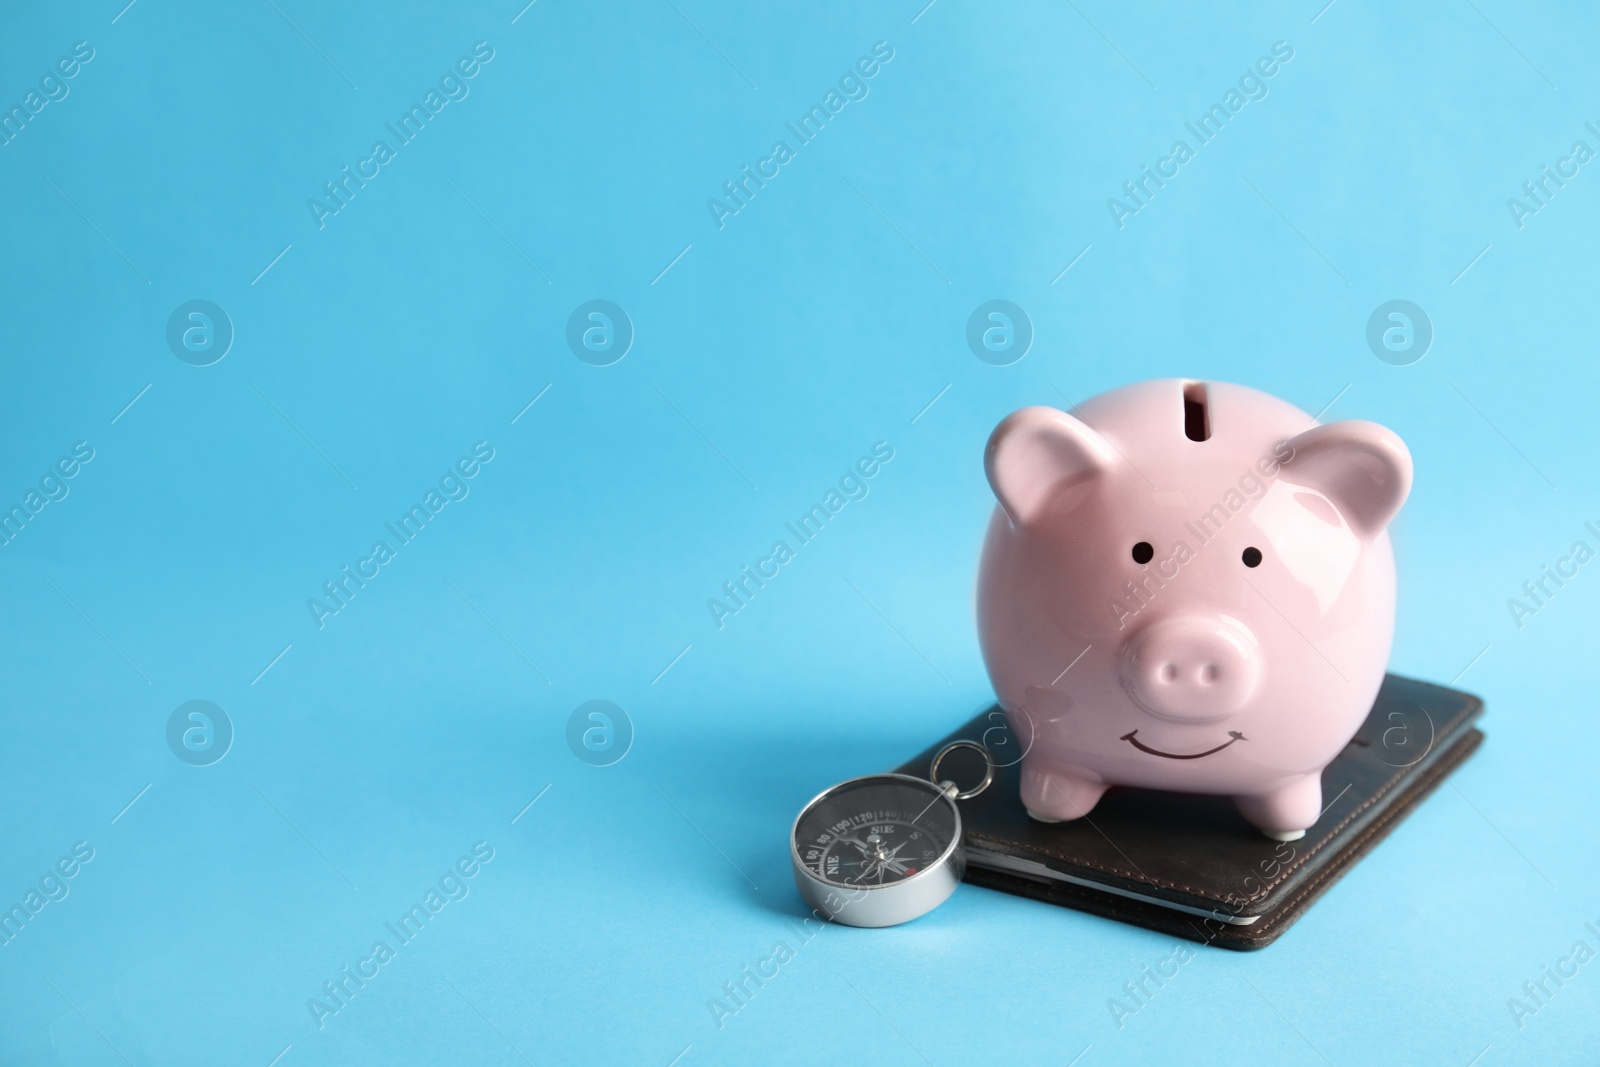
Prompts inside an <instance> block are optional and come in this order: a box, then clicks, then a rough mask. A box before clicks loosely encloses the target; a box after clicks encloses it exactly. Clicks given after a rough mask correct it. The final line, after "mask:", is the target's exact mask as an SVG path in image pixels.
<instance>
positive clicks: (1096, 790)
mask: <svg viewBox="0 0 1600 1067" xmlns="http://www.w3.org/2000/svg"><path fill="white" fill-rule="evenodd" d="M1105 791H1106V784H1105V783H1104V782H1097V781H1093V780H1092V779H1089V778H1082V777H1079V776H1078V775H1075V774H1071V773H1066V772H1062V771H1055V770H1046V769H1045V768H1043V767H1040V766H1039V765H1038V764H1036V763H1033V762H1031V761H1024V762H1023V764H1022V806H1023V807H1025V808H1027V809H1028V814H1029V815H1030V816H1032V817H1033V818H1035V819H1037V820H1039V821H1040V822H1065V821H1067V820H1068V819H1078V818H1082V817H1083V816H1085V815H1087V814H1089V812H1090V811H1092V810H1093V809H1094V806H1095V805H1096V804H1098V803H1099V802H1100V797H1101V795H1102V794H1104V793H1105Z"/></svg>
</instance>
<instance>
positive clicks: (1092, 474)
mask: <svg viewBox="0 0 1600 1067" xmlns="http://www.w3.org/2000/svg"><path fill="white" fill-rule="evenodd" d="M1073 411H1074V414H1068V413H1066V412H1064V411H1057V410H1055V409H1054V408H1048V407H1032V408H1024V409H1022V410H1021V411H1018V412H1015V413H1013V414H1012V415H1010V416H1008V417H1007V418H1006V419H1005V421H1003V422H1002V423H1001V424H1000V425H999V427H997V428H996V429H995V431H994V434H993V436H992V437H990V439H989V445H988V449H987V451H986V453H985V456H984V466H985V469H986V472H987V474H988V476H989V483H990V485H991V486H993V488H994V493H995V496H996V497H998V498H999V501H1000V506H999V507H998V508H996V509H995V512H994V516H993V518H992V519H991V521H990V523H989V531H988V536H987V539H986V540H985V542H984V547H983V560H982V564H981V567H980V571H979V576H978V631H979V637H980V640H981V642H982V646H983V657H984V662H985V663H986V665H987V666H988V669H989V677H990V679H991V680H992V681H993V683H994V688H995V692H996V694H997V695H998V696H999V698H1000V704H1001V707H1002V708H1004V710H1005V712H1006V717H1007V720H1008V722H1009V723H1010V726H1011V729H1012V731H1013V732H1014V734H1015V735H1016V736H1017V738H1018V739H1019V741H1020V742H1021V747H1022V748H1023V749H1024V750H1025V755H1024V756H1023V757H1022V768H1021V779H1022V802H1023V804H1024V806H1026V808H1027V809H1028V812H1029V813H1030V814H1031V815H1032V816H1033V817H1034V818H1036V819H1039V820H1041V821H1044V822H1056V821H1060V820H1065V819H1076V818H1078V817H1080V816H1083V815H1085V814H1087V813H1088V812H1089V811H1090V810H1091V809H1093V808H1094V806H1095V804H1096V802H1098V801H1099V799H1100V797H1101V795H1102V794H1103V793H1104V792H1105V791H1106V789H1107V788H1108V787H1110V786H1113V785H1128V786H1142V787H1145V788H1151V789H1170V790H1180V791H1184V792H1192V793H1214V794H1221V795H1224V796H1231V797H1233V798H1234V801H1235V803H1236V804H1237V805H1238V807H1239V810H1240V811H1241V812H1242V813H1243V815H1244V817H1245V818H1246V819H1248V820H1249V821H1250V822H1252V823H1254V824H1255V825H1256V826H1257V827H1259V828H1260V829H1261V830H1262V831H1263V832H1265V833H1266V834H1267V835H1268V836H1269V837H1274V838H1277V839H1279V840H1285V841H1288V840H1294V839H1295V838H1298V837H1300V836H1302V835H1303V834H1304V833H1305V830H1306V828H1307V827H1309V826H1311V824H1312V823H1314V822H1316V820H1317V817H1318V815H1319V814H1320V813H1321V811H1322V782H1321V773H1322V769H1323V768H1324V767H1325V766H1327V764H1328V763H1329V762H1330V761H1331V760H1332V759H1333V758H1334V756H1336V755H1337V754H1338V753H1339V751H1340V749H1342V748H1343V747H1344V746H1345V745H1346V744H1348V743H1349V741H1350V739H1351V738H1352V737H1353V736H1354V735H1355V732H1356V730H1357V729H1358V728H1359V727H1360V725H1361V723H1362V721H1363V720H1364V719H1365V717H1366V715H1367V713H1368V711H1369V710H1370V709H1371V707H1372V703H1373V699H1374V697H1375V696H1376V695H1377V692H1378V686H1379V684H1380V683H1381V682H1382V680H1383V675H1384V668H1385V665H1386V663H1387V660H1388V656H1389V644H1390V640H1391V638H1392V636H1393V633H1394V598H1395V586H1394V581H1395V579H1394V554H1393V551H1392V550H1391V548H1390V545H1389V535H1388V533H1387V530H1386V528H1387V526H1388V524H1389V521H1390V520H1391V519H1392V518H1394V515H1395V513H1396V512H1397V511H1398V510H1399V509H1400V505H1401V504H1402V503H1404V502H1405V499H1406V494H1407V493H1408V492H1409V491H1410V488H1411V455H1410V453H1409V452H1408V451H1407V450H1406V446H1405V445H1404V444H1403V443H1402V442H1401V440H1400V438H1399V437H1397V436H1395V434H1394V433H1392V432H1391V431H1389V430H1387V429H1385V428H1383V427H1382V426H1378V425H1376V424H1374V423H1371V422H1360V421H1355V420H1349V421H1341V422H1331V423H1328V424H1326V425H1321V424H1318V423H1317V421H1316V420H1315V419H1313V418H1312V417H1311V416H1309V415H1307V414H1306V413H1304V412H1303V411H1300V410H1299V409H1298V408H1296V407H1294V406H1292V405H1290V404H1288V403H1285V402H1284V401H1282V400H1278V399H1276V398H1275V397H1271V396H1268V395H1266V394H1265V393H1260V392H1257V391H1255V390H1253V389H1247V388H1244V387H1243V386H1238V385H1227V384H1223V383H1220V382H1194V381H1180V380H1168V381H1153V382H1143V383H1140V384H1137V385H1130V386H1126V387H1124V388H1121V389H1115V390H1112V391H1111V392H1109V393H1104V394H1102V395H1100V396H1097V397H1095V398H1094V399H1092V400H1088V401H1085V402H1084V403H1083V404H1082V405H1080V406H1079V407H1077V408H1074V409H1073Z"/></svg>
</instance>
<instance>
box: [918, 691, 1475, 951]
mask: <svg viewBox="0 0 1600 1067" xmlns="http://www.w3.org/2000/svg"><path fill="white" fill-rule="evenodd" d="M1482 711H1483V702H1482V701H1481V700H1479V699H1478V698H1477V697H1475V696H1473V695H1471V694H1470V693H1463V692H1461V691H1459V690H1455V689H1448V688H1445V687H1443V686H1438V685H1431V684H1429V683H1427V682H1420V681H1416V680H1413V679H1410V678H1401V677H1399V676H1397V675H1393V674H1391V675H1388V676H1386V677H1385V678H1384V680H1383V685H1382V687H1381V688H1380V689H1379V691H1378V698H1377V701H1376V702H1375V703H1374V705H1373V708H1372V711H1371V713H1370V714H1368V716H1367V719H1366V722H1365V723H1363V724H1362V726H1361V729H1360V730H1359V731H1357V733H1356V736H1355V738H1354V739H1353V740H1352V741H1351V742H1350V743H1349V744H1348V745H1346V746H1345V748H1344V751H1342V752H1341V753H1340V754H1339V755H1338V756H1337V757H1336V758H1335V759H1334V761H1333V762H1332V763H1330V764H1329V765H1328V766H1327V768H1326V769H1325V770H1324V771H1323V772H1322V797H1323V804H1324V805H1325V807H1324V809H1323V812H1322V815H1321V817H1320V818H1319V819H1318V820H1317V823H1316V825H1315V826H1312V827H1311V828H1310V829H1309V830H1307V831H1306V835H1305V837H1303V838H1301V839H1300V840H1298V841H1290V842H1279V841H1273V840H1271V839H1269V838H1267V837H1266V836H1265V835H1263V834H1262V833H1261V831H1259V830H1257V829H1256V828H1255V827H1254V826H1252V825H1251V824H1250V823H1248V822H1246V821H1245V819H1244V817H1243V816H1242V815H1240V814H1239V813H1238V810H1237V809H1236V808H1235V807H1234V805H1233V801H1232V800H1231V799H1229V798H1227V797H1214V796H1198V795H1190V794H1182V793H1165V792H1158V791H1155V790H1146V789H1131V788H1125V787H1116V788H1112V789H1111V790H1109V791H1107V793H1106V794H1105V797H1104V798H1103V799H1102V800H1101V801H1100V803H1099V804H1098V805H1097V806H1096V807H1095V808H1094V810H1093V811H1091V812H1090V813H1089V814H1088V815H1087V816H1085V817H1083V818H1081V819H1077V820H1074V821H1071V822H1063V823H1056V824H1046V823H1041V822H1037V821H1035V820H1034V819H1031V818H1029V817H1028V813H1027V812H1026V810H1024V808H1023V807H1022V801H1021V800H1020V799H1019V794H1018V778H1019V773H1018V768H1017V766H1016V764H1017V762H1018V761H1017V759H1016V758H1015V757H1016V755H1017V753H1018V746H1017V743H1016V740H1015V738H1014V737H1012V736H1011V735H1010V733H1009V731H1008V730H1007V728H1006V726H1005V719H1004V715H1003V714H1002V713H1001V711H1000V709H999V708H998V707H993V708H990V709H987V710H985V711H983V712H980V713H979V714H978V715H977V716H976V717H975V718H974V719H972V720H971V721H970V722H968V723H967V724H966V725H965V726H963V727H962V728H961V729H959V730H957V731H956V732H954V733H952V734H951V735H950V736H948V737H946V738H944V739H943V740H941V741H939V742H938V743H937V744H935V745H933V746H931V747H929V748H928V750H927V751H925V752H923V753H921V754H920V755H918V756H917V757H916V758H915V759H912V760H910V761H908V762H907V763H905V764H904V765H903V766H901V767H899V768H898V770H899V772H900V773H902V774H910V775H916V776H917V777H924V778H925V777H927V774H928V763H929V761H930V760H931V759H932V758H933V755H934V753H935V752H937V751H938V750H939V749H940V748H941V747H943V746H944V745H946V744H948V743H949V742H951V741H954V740H957V739H961V738H965V739H967V740H972V741H981V742H983V743H984V744H985V745H987V746H988V748H989V749H990V751H991V752H992V753H993V754H994V756H995V761H996V762H997V763H1000V764H1007V765H1006V766H1002V767H1001V768H1000V769H999V770H997V771H996V772H995V781H994V783H993V784H992V785H991V786H990V787H989V788H988V789H987V790H985V791H984V792H983V793H981V794H979V795H978V796H976V797H973V798H972V799H970V800H963V801H961V804H960V806H961V819H962V824H963V827H964V829H965V838H964V840H965V844H966V854H967V872H966V878H965V880H966V881H968V882H970V883H972V884H974V885H980V886H986V887H988V888H991V889H999V890H1003V891H1005V892H1008V893H1016V894H1018V895H1020V896H1025V897H1032V898H1034V899H1036V900H1042V901H1045V902H1047V903H1050V904H1059V905H1062V906H1064V907H1069V908H1077V909H1079V910H1081V911H1087V912H1091V913H1093V914H1095V915H1100V916H1103V917H1105V918H1109V919H1116V920H1118V921H1121V922H1128V923H1133V924H1135V925H1138V926H1143V927H1146V928H1148V929H1151V930H1158V931H1161V932H1163V933H1168V934H1173V935H1176V936H1179V937H1185V938H1189V939H1190V940H1194V941H1201V942H1204V943H1207V944H1215V945H1220V946H1222V947H1224V948H1231V949H1241V950H1249V949H1258V948H1263V947H1265V946H1266V945H1269V944H1271V943H1272V942H1273V941H1275V940H1277V938H1278V937H1279V936H1280V935H1281V934H1282V933H1283V932H1284V931H1285V930H1287V929H1288V928H1289V926H1290V925H1292V924H1293V923H1294V921H1295V920H1296V919H1298V918H1299V917H1300V916H1301V914H1303V913H1304V912H1305V910H1306V908H1308V907H1309V906H1310V905H1311V903H1312V902H1313V901H1315V900H1316V899H1317V898H1318V897H1319V896H1321V895H1322V894H1323V893H1324V892H1325V891H1326V890H1327V889H1328V887H1329V886H1330V885H1332V884H1333V883H1334V882H1336V881H1337V880H1338V879H1339V877H1340V876H1341V875H1343V874H1344V873H1345V871H1347V870H1349V869H1350V866H1351V864H1353V863H1355V862H1356V861H1357V860H1359V859H1360V858H1361V857H1362V856H1364V855H1366V853H1367V852H1369V851H1370V850H1371V849H1372V848H1373V846H1375V845H1376V844H1377V843H1378V842H1379V841H1381V840H1383V838H1384V837H1385V836H1387V835H1388V833H1389V831H1390V830H1392V829H1394V826H1395V824H1396V823H1398V822H1399V821H1400V820H1401V819H1403V818H1405V817H1406V816H1407V815H1408V814H1410V812H1411V811H1412V809H1413V808H1415V807H1416V806H1417V804H1418V803H1419V802H1421V800H1422V799H1423V798H1424V797H1426V796H1427V795H1428V794H1429V793H1431V792H1432V791H1433V790H1434V789H1435V788H1436V787H1437V786H1438V785H1439V783H1440V782H1442V781H1443V780H1444V778H1445V776H1447V775H1448V774H1449V773H1450V772H1451V771H1453V770H1455V769H1456V767H1458V766H1460V765H1461V763H1462V762H1463V761H1464V760H1465V759H1466V758H1467V757H1468V756H1469V755H1471V754H1472V752H1473V750H1474V749H1476V748H1477V747H1478V745H1479V744H1480V743H1481V742H1482V741H1483V734H1482V733H1481V732H1480V731H1478V730H1477V729H1475V728H1474V727H1473V725H1472V723H1473V721H1474V720H1475V719H1477V718H1478V716H1479V715H1480V714H1481V713H1482ZM963 754H964V755H968V756H970V757H971V761H970V763H963V762H961V761H960V759H959V758H958V757H960V756H962V755H963ZM940 770H941V775H942V776H944V777H946V778H952V779H955V780H956V781H958V782H960V783H961V784H962V785H963V787H965V786H967V785H969V784H971V783H972V782H974V781H976V780H977V778H979V777H980V776H981V775H982V772H983V767H982V759H981V757H979V756H978V754H977V753H973V752H967V753H962V752H961V751H960V750H958V751H957V752H956V753H954V754H952V755H951V756H950V757H949V758H948V759H947V760H946V762H945V764H944V765H943V766H942V767H941V769H940Z"/></svg>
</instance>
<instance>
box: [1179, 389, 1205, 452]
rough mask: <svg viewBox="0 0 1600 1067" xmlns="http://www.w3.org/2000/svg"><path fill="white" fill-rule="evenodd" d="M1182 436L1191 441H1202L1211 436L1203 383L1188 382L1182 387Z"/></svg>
mask: <svg viewBox="0 0 1600 1067" xmlns="http://www.w3.org/2000/svg"><path fill="white" fill-rule="evenodd" d="M1183 435H1184V436H1185V437H1187V438H1188V439H1189V440H1191V441H1204V440H1206V439H1207V438H1209V437H1210V436H1211V413H1210V412H1209V411H1208V410H1207V408H1206V383H1205V382H1188V383H1187V384H1185V385H1184V387H1183Z"/></svg>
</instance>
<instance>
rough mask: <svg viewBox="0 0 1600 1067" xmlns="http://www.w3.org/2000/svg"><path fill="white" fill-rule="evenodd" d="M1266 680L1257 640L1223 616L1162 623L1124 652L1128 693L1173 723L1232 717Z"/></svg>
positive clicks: (1140, 634) (1142, 632) (1148, 629)
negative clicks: (1262, 678) (1263, 677)
mask: <svg viewBox="0 0 1600 1067" xmlns="http://www.w3.org/2000/svg"><path fill="white" fill-rule="evenodd" d="M1260 677H1261V655H1260V649H1259V647H1258V646H1257V644H1256V639H1255V635H1254V634H1252V633H1251V632H1250V631H1249V630H1248V629H1247V628H1246V627H1245V626H1244V625H1243V624H1241V623H1239V622H1236V621H1234V620H1232V619H1227V618H1223V617H1221V616H1213V617H1210V618H1207V617H1205V616H1199V615H1184V616H1176V617H1169V618H1165V619H1160V620H1158V621H1156V622H1155V623H1153V624H1151V625H1149V626H1147V627H1145V628H1144V629H1142V630H1140V631H1139V632H1138V633H1136V634H1134V635H1133V637H1132V638H1130V639H1129V640H1128V642H1127V644H1126V645H1125V646H1124V647H1123V656H1122V685H1123V688H1125V689H1126V690H1127V691H1128V694H1129V695H1130V696H1132V697H1133V699H1134V702H1135V703H1137V704H1138V705H1139V706H1140V707H1142V708H1143V709H1144V710H1146V711H1148V712H1149V713H1150V714H1152V715H1154V716H1156V717H1157V718H1160V719H1167V720H1170V721H1173V722H1212V721H1215V720H1217V719H1224V718H1227V717H1228V716H1229V715H1232V714H1233V713H1234V712H1236V711H1238V710H1239V709H1240V708H1242V707H1243V706H1244V705H1245V702H1246V701H1248V700H1249V699H1250V697H1251V695H1252V694H1253V693H1254V692H1255V689H1256V683H1257V681H1259V680H1260Z"/></svg>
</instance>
